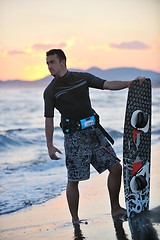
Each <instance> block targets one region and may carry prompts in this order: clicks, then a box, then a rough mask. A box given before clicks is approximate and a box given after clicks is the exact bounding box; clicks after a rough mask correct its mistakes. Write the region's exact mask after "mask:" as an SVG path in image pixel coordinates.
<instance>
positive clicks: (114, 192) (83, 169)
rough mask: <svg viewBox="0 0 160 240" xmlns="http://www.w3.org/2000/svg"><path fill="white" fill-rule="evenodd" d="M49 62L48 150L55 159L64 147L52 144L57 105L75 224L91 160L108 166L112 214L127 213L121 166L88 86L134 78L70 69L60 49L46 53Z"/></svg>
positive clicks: (121, 84) (111, 86)
mask: <svg viewBox="0 0 160 240" xmlns="http://www.w3.org/2000/svg"><path fill="white" fill-rule="evenodd" d="M46 62H47V65H48V69H49V71H50V73H51V75H53V76H54V79H53V80H52V82H51V83H50V84H49V85H48V87H47V88H46V89H45V91H44V102H45V113H44V116H45V134H46V142H47V147H48V153H49V156H50V158H51V159H52V160H58V159H59V157H58V156H57V155H56V153H61V151H60V150H59V149H58V148H56V147H55V146H54V145H53V133H54V108H56V109H58V111H59V112H60V114H61V127H62V129H63V132H64V146H65V154H66V167H67V171H68V183H67V189H66V194H67V200H68V206H69V209H70V213H71V216H72V222H73V224H76V223H79V216H78V205H79V190H78V183H79V181H82V180H86V179H89V177H90V164H92V165H93V166H94V168H95V169H96V170H97V171H98V172H99V173H102V172H103V171H105V170H106V169H108V170H109V177H108V189H109V196H110V202H111V213H112V216H113V217H116V216H118V215H124V214H126V210H125V209H123V208H122V207H121V206H120V204H119V191H120V186H121V174H122V167H121V165H120V163H119V160H118V158H117V157H116V154H115V152H114V150H113V148H112V147H111V145H110V143H109V142H108V140H107V138H106V136H105V134H104V131H103V130H104V129H102V128H101V127H100V125H99V121H98V116H97V115H96V113H95V111H94V110H93V109H92V107H91V102H90V98H89V91H88V89H89V87H92V88H97V89H102V90H103V89H106V90H121V89H124V88H127V87H128V86H129V85H130V84H131V82H126V81H106V80H103V79H100V78H98V77H96V76H94V75H92V74H89V73H84V72H70V71H68V70H67V66H66V56H65V54H64V52H63V51H62V50H61V49H51V50H50V51H48V52H47V53H46Z"/></svg>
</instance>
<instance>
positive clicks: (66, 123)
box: [60, 112, 114, 145]
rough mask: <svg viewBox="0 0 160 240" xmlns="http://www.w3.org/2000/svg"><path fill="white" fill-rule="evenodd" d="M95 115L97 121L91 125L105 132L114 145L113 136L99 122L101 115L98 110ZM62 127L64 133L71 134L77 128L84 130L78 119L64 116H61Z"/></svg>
mask: <svg viewBox="0 0 160 240" xmlns="http://www.w3.org/2000/svg"><path fill="white" fill-rule="evenodd" d="M94 116H95V120H96V123H95V125H94V126H91V127H92V128H93V127H97V128H99V129H100V131H101V132H102V133H103V135H104V136H105V137H106V138H107V139H108V141H109V142H110V143H111V144H112V145H113V144H114V140H113V138H112V137H111V136H110V135H109V133H108V132H106V130H105V129H104V128H103V127H102V126H101V124H100V123H99V116H98V114H97V113H96V112H95V113H94ZM60 127H61V128H62V130H63V133H64V134H70V133H74V132H76V131H77V130H82V129H81V128H80V121H78V122H77V121H74V120H71V119H68V118H63V117H61V123H60Z"/></svg>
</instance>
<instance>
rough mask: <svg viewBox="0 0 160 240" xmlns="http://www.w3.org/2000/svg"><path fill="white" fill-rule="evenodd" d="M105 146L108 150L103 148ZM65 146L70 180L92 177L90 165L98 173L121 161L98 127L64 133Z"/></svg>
mask: <svg viewBox="0 0 160 240" xmlns="http://www.w3.org/2000/svg"><path fill="white" fill-rule="evenodd" d="M102 146H105V147H106V149H107V151H105V150H102V149H101V147H102ZM64 148H65V155H66V167H67V171H68V180H70V181H83V180H87V179H89V178H90V165H92V166H93V167H94V168H95V169H96V170H97V172H98V173H102V172H104V171H105V170H106V169H110V168H113V167H115V166H116V165H117V164H118V163H119V161H120V160H119V159H118V158H117V156H116V153H115V152H114V150H113V148H112V146H111V145H110V143H109V142H108V140H107V138H106V137H105V136H104V135H103V133H102V132H101V131H100V129H98V128H94V129H92V128H88V129H84V130H81V131H76V132H74V133H72V134H65V135H64Z"/></svg>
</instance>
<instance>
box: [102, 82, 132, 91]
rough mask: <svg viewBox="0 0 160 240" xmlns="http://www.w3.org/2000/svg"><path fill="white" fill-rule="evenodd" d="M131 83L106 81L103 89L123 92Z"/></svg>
mask: <svg viewBox="0 0 160 240" xmlns="http://www.w3.org/2000/svg"><path fill="white" fill-rule="evenodd" d="M130 83H131V81H105V82H104V85H103V89H106V90H121V89H125V88H128V87H129V86H130Z"/></svg>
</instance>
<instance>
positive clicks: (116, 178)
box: [108, 164, 126, 217]
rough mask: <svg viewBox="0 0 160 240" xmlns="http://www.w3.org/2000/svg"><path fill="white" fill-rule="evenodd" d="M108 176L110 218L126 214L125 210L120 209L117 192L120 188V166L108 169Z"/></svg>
mask: <svg viewBox="0 0 160 240" xmlns="http://www.w3.org/2000/svg"><path fill="white" fill-rule="evenodd" d="M109 172H110V173H109V176H108V190H109V195H110V201H111V212H112V216H113V217H115V216H117V215H121V214H126V210H125V209H123V208H121V206H120V204H119V192H120V187H121V175H122V166H121V165H120V164H118V165H116V167H114V168H110V169H109Z"/></svg>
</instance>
